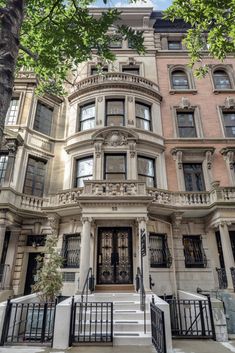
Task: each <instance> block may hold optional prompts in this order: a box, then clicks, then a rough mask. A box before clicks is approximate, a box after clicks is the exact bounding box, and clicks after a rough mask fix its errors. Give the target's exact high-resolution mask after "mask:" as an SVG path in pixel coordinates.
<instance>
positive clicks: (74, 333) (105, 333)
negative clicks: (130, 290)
mask: <svg viewBox="0 0 235 353" xmlns="http://www.w3.org/2000/svg"><path fill="white" fill-rule="evenodd" d="M72 304H73V303H72ZM72 306H73V309H72V320H71V327H70V344H71V345H72V344H76V343H101V344H104V343H112V342H113V303H112V302H88V303H87V302H79V303H74V304H73V305H72Z"/></svg>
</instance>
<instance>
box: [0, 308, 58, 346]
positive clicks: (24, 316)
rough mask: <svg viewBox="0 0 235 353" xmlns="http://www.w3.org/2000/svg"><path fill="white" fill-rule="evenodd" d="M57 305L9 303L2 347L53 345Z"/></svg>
mask: <svg viewBox="0 0 235 353" xmlns="http://www.w3.org/2000/svg"><path fill="white" fill-rule="evenodd" d="M55 308H56V304H55V303H11V302H10V301H8V302H7V307H6V312H5V318H4V324H3V330H2V337H1V345H4V344H12V343H17V344H21V343H36V344H38V343H39V342H40V343H47V344H50V345H52V341H53V332H54V319H55Z"/></svg>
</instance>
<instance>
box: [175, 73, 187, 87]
mask: <svg viewBox="0 0 235 353" xmlns="http://www.w3.org/2000/svg"><path fill="white" fill-rule="evenodd" d="M172 87H173V89H189V81H188V76H187V74H186V72H184V71H183V70H175V71H173V72H172Z"/></svg>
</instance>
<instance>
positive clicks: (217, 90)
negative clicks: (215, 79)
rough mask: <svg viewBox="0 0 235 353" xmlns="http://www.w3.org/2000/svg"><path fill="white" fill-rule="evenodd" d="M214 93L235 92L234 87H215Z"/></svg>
mask: <svg viewBox="0 0 235 353" xmlns="http://www.w3.org/2000/svg"><path fill="white" fill-rule="evenodd" d="M213 93H214V94H219V93H235V89H234V88H225V89H216V88H215V89H213Z"/></svg>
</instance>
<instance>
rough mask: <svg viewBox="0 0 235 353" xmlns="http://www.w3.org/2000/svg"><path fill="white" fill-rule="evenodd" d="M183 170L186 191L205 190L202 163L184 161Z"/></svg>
mask: <svg viewBox="0 0 235 353" xmlns="http://www.w3.org/2000/svg"><path fill="white" fill-rule="evenodd" d="M183 171H184V182H185V190H186V191H204V190H205V184H204V178H203V171H202V164H201V163H184V164H183Z"/></svg>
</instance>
